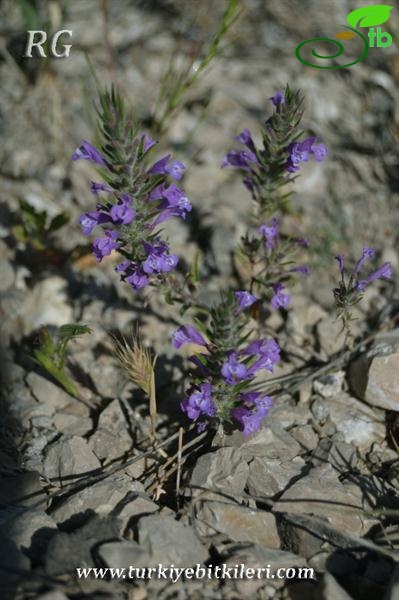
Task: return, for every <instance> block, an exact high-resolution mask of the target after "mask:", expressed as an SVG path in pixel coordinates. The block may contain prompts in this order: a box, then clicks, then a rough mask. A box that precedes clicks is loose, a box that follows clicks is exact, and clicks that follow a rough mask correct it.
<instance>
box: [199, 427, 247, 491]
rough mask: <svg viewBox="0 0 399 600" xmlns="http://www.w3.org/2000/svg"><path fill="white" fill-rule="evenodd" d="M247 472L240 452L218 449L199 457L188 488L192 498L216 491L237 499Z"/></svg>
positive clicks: (230, 449)
mask: <svg viewBox="0 0 399 600" xmlns="http://www.w3.org/2000/svg"><path fill="white" fill-rule="evenodd" d="M240 435H241V437H242V434H240ZM248 472H249V467H248V465H247V463H246V461H245V460H244V457H243V455H242V453H241V452H240V450H238V449H236V448H230V447H228V448H219V449H218V450H215V451H214V452H208V453H207V454H203V455H202V456H200V457H199V459H198V460H197V463H196V465H195V467H194V469H193V472H192V475H191V480H190V486H189V487H190V489H191V493H192V494H193V496H196V495H197V496H198V495H200V494H203V493H204V492H205V491H207V490H217V491H221V492H223V493H225V494H228V495H230V496H233V497H237V496H240V495H241V494H242V493H243V491H244V488H245V485H246V483H247V479H248Z"/></svg>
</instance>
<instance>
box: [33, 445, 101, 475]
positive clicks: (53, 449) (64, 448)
mask: <svg viewBox="0 0 399 600" xmlns="http://www.w3.org/2000/svg"><path fill="white" fill-rule="evenodd" d="M99 467H100V462H99V460H98V458H97V457H96V456H95V455H94V454H93V452H92V451H91V450H90V448H89V446H88V444H87V442H86V440H84V439H83V438H81V437H78V436H76V435H75V436H71V437H62V438H61V439H60V440H57V441H56V442H54V443H53V444H51V446H50V447H49V448H48V450H47V452H46V457H45V459H44V474H45V475H46V477H48V478H49V479H51V478H54V479H58V480H59V482H60V484H61V485H67V484H68V483H71V479H73V475H80V476H82V475H89V474H90V473H92V472H93V471H95V470H96V469H98V468H99Z"/></svg>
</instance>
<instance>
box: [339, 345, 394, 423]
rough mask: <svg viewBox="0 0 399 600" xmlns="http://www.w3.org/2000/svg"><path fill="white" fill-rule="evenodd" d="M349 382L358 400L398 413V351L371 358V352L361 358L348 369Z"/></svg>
mask: <svg viewBox="0 0 399 600" xmlns="http://www.w3.org/2000/svg"><path fill="white" fill-rule="evenodd" d="M382 350H383V348H382ZM389 350H390V347H389V346H388V347H387V349H386V351H387V352H389ZM349 381H350V385H351V388H352V389H353V391H354V393H355V395H356V396H357V397H358V398H361V399H362V400H365V401H366V402H367V403H368V404H371V405H372V406H377V407H379V408H385V409H386V410H393V411H396V412H399V351H396V352H392V353H387V354H384V355H380V356H373V355H372V351H371V352H369V353H368V354H365V355H363V356H361V357H360V358H359V359H358V360H357V361H355V362H354V363H353V364H352V365H351V367H350V370H349Z"/></svg>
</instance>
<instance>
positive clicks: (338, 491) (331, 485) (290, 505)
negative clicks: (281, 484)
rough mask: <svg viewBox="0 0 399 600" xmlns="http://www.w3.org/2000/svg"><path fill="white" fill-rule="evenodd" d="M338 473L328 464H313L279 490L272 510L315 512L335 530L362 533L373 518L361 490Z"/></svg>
mask: <svg viewBox="0 0 399 600" xmlns="http://www.w3.org/2000/svg"><path fill="white" fill-rule="evenodd" d="M338 476H339V473H337V471H336V470H335V469H334V468H333V467H332V466H331V465H330V464H324V465H322V466H320V467H315V468H313V469H312V470H311V471H310V473H308V474H307V475H305V476H304V477H302V478H301V479H299V480H298V481H297V482H295V483H294V484H293V485H291V486H290V487H289V488H288V489H287V490H286V491H285V492H283V494H282V496H281V497H280V498H279V499H278V501H277V502H276V503H275V505H274V507H273V511H276V512H287V513H295V514H302V513H304V514H311V515H317V516H318V517H319V518H325V519H327V520H328V522H329V523H330V525H331V526H332V527H334V528H335V529H337V530H338V531H342V532H343V533H353V534H355V535H365V534H366V533H367V532H368V531H369V529H370V528H371V527H372V526H373V525H374V524H375V523H377V520H376V519H373V518H371V517H368V516H366V515H365V513H364V510H365V509H366V508H367V507H366V505H365V499H364V493H363V492H362V490H361V489H360V488H359V487H358V486H356V485H354V484H352V483H347V482H345V483H341V482H340V481H339V479H338Z"/></svg>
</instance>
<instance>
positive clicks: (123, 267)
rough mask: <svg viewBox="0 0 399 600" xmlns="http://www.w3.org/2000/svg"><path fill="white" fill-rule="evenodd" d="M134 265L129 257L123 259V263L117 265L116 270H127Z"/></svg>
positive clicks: (119, 271)
mask: <svg viewBox="0 0 399 600" xmlns="http://www.w3.org/2000/svg"><path fill="white" fill-rule="evenodd" d="M133 266H134V264H133V263H132V261H131V260H129V259H128V258H127V259H126V260H123V261H122V262H121V263H119V264H118V265H116V267H115V271H116V272H117V273H121V272H126V271H128V270H129V269H130V268H131V267H133Z"/></svg>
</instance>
